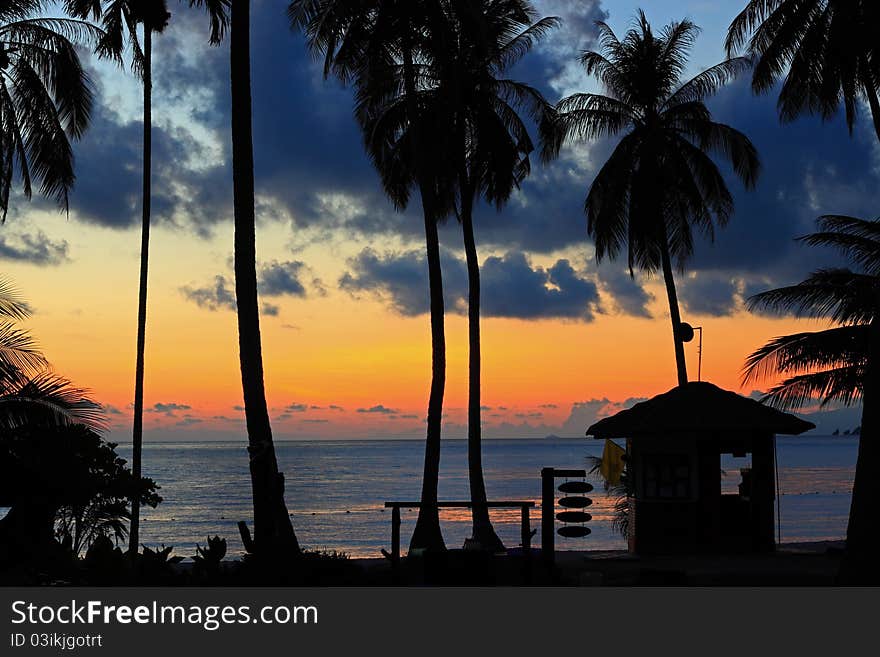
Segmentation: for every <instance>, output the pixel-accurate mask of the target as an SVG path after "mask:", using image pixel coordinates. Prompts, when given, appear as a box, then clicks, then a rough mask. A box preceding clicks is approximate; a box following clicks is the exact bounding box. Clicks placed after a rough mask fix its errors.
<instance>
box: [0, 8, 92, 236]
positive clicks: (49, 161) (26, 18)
mask: <svg viewBox="0 0 880 657" xmlns="http://www.w3.org/2000/svg"><path fill="white" fill-rule="evenodd" d="M43 4H44V3H42V2H36V1H30V0H7V1H6V2H4V3H2V5H0V117H2V119H0V222H2V221H5V220H6V214H7V211H8V210H9V194H10V191H11V189H12V187H13V182H14V177H15V175H16V174H17V175H18V178H19V179H20V181H21V190H22V193H23V194H24V195H25V197H27V198H28V199H30V198H31V193H32V190H33V186H34V185H39V191H40V193H41V194H43V195H44V196H47V197H49V198H52V199H54V200H55V201H56V202H57V203H58V205H59V206H60V207H61V208H63V209H64V210H65V211H66V210H67V207H68V194H69V192H70V190H71V188H72V187H73V183H74V180H75V178H76V177H75V175H74V171H73V150H72V148H71V145H70V140H71V139H79V138H80V137H82V135H83V133H84V132H85V130H86V127H87V126H88V124H89V116H90V114H91V109H92V85H91V81H90V80H89V77H88V74H87V73H86V72H85V71H84V70H83V67H82V64H81V63H80V59H79V55H78V54H77V50H76V45H77V44H88V43H91V42H94V41H95V40H97V39H98V38H100V36H101V32H100V30H98V29H97V28H96V27H94V26H93V25H89V24H88V23H85V22H83V21H77V20H69V19H62V18H44V17H34V14H35V13H36V12H38V11H39V10H40V9H42V6H43Z"/></svg>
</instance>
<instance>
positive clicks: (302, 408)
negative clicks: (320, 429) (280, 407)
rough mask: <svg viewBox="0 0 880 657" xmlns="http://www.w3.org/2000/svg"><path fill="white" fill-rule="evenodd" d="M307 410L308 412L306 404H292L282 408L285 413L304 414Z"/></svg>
mask: <svg viewBox="0 0 880 657" xmlns="http://www.w3.org/2000/svg"><path fill="white" fill-rule="evenodd" d="M307 410H309V405H308V404H297V403H293V404H289V405H287V406H285V407H284V412H285V413H305V412H306V411H307Z"/></svg>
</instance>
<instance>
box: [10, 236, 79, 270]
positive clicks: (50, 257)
mask: <svg viewBox="0 0 880 657" xmlns="http://www.w3.org/2000/svg"><path fill="white" fill-rule="evenodd" d="M69 251H70V246H69V245H68V243H67V242H66V241H65V240H61V241H57V242H56V241H53V240H51V239H50V238H49V237H48V236H47V235H46V234H45V233H44V232H43V231H38V232H37V233H36V234H30V233H20V234H13V235H9V236H7V235H3V236H0V260H12V261H14V262H26V263H29V264H32V265H40V266H47V265H49V266H51V265H60V264H64V263H65V262H69V261H70V256H69Z"/></svg>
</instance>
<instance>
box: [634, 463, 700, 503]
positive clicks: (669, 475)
mask: <svg viewBox="0 0 880 657" xmlns="http://www.w3.org/2000/svg"><path fill="white" fill-rule="evenodd" d="M644 473H645V475H644V477H645V479H644V484H645V488H644V494H645V497H646V498H654V499H669V500H681V499H688V498H689V497H690V496H691V466H690V461H689V459H688V457H687V456H686V455H683V454H652V455H651V456H650V457H646V459H645V462H644Z"/></svg>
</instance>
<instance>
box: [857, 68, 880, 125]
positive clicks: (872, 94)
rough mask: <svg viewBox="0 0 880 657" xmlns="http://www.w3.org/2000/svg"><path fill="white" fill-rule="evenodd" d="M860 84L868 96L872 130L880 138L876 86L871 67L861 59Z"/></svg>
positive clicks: (878, 102)
mask: <svg viewBox="0 0 880 657" xmlns="http://www.w3.org/2000/svg"><path fill="white" fill-rule="evenodd" d="M861 69H862V86H863V87H864V88H865V96H867V97H868V105H869V106H870V107H871V118H872V119H873V120H874V132H876V133H877V139H878V140H880V99H878V98H877V87H876V86H875V85H874V83H873V82H872V75H871V69H870V67H869V65H868V62H867V61H865V60H862V65H861Z"/></svg>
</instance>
